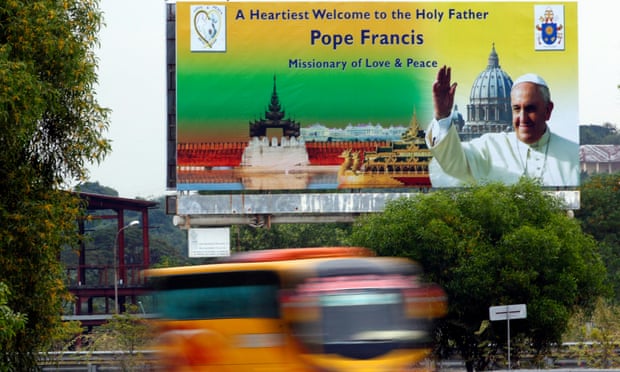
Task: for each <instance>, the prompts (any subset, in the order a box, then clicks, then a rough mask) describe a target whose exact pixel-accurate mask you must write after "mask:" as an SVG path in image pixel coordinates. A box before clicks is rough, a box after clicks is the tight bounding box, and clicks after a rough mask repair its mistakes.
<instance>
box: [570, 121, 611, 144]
mask: <svg viewBox="0 0 620 372" xmlns="http://www.w3.org/2000/svg"><path fill="white" fill-rule="evenodd" d="M579 144H580V145H618V144H620V134H619V133H618V130H617V129H616V127H615V126H614V125H613V124H611V123H605V124H603V125H581V126H579Z"/></svg>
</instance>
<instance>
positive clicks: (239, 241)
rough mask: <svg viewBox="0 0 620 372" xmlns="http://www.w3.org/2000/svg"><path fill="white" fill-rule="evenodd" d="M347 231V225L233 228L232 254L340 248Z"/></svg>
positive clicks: (348, 230) (349, 229) (349, 228)
mask: <svg viewBox="0 0 620 372" xmlns="http://www.w3.org/2000/svg"><path fill="white" fill-rule="evenodd" d="M350 231H351V225H350V224H345V223H325V224H277V225H272V226H271V228H268V229H267V228H253V227H250V226H233V227H232V229H231V245H232V247H233V250H234V251H251V250H258V249H273V248H297V247H321V246H344V245H348V240H347V239H348V235H349V232H350Z"/></svg>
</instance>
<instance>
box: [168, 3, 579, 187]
mask: <svg viewBox="0 0 620 372" xmlns="http://www.w3.org/2000/svg"><path fill="white" fill-rule="evenodd" d="M577 47H578V45H577V3H576V2H544V3H540V2H400V1H395V2H389V1H380V2H379V1H340V2H331V1H315V2H302V1H295V2H284V1H278V2H271V1H222V2H217V1H214V2H182V1H177V4H176V92H177V97H176V113H177V137H176V138H177V148H176V155H177V182H176V184H177V189H178V190H224V191H228V190H309V189H312V190H317V189H326V190H329V189H357V188H364V189H374V188H376V189H412V188H430V187H452V186H461V185H463V184H467V183H471V182H476V181H494V180H500V181H502V182H507V183H511V182H515V181H516V180H517V179H518V178H519V177H521V176H522V175H524V174H526V175H528V176H530V177H535V178H540V179H541V180H542V182H543V184H544V185H545V186H554V187H555V186H568V187H572V186H577V185H578V174H577V172H578V171H577V170H578V166H579V158H578V146H577V144H578V142H579V140H578V133H579V131H578V113H577V109H578V101H577V100H578V94H577V93H578V92H577V89H578V85H577V83H578V79H577V61H578V50H577ZM442 66H448V67H449V68H450V69H451V70H450V72H451V81H450V82H451V83H452V82H457V83H458V86H457V88H456V91H455V95H454V102H453V105H452V106H453V108H452V110H451V113H450V120H449V122H450V123H449V126H448V128H454V132H455V133H456V135H457V137H454V138H457V141H456V142H457V144H456V145H455V144H452V145H450V146H451V149H452V150H451V151H453V152H457V153H460V155H459V154H457V155H454V156H460V158H459V159H456V158H453V155H445V151H444V154H443V155H442V154H439V153H438V152H436V151H439V150H437V149H436V147H441V146H437V144H436V143H434V142H433V141H434V139H435V138H434V136H432V137H433V138H431V136H429V135H428V134H429V131H430V127H429V125H430V123H431V121H432V119H433V118H434V116H435V114H434V112H435V111H434V103H433V102H434V100H433V83H434V82H435V80H436V79H437V76H438V73H439V72H440V71H441V68H442ZM527 73H535V74H537V75H539V76H540V77H541V78H542V79H544V80H541V81H544V83H541V81H538V83H539V84H544V85H546V86H547V87H548V88H549V90H550V92H551V100H552V101H553V106H552V110H548V108H549V107H546V108H541V107H540V105H541V104H540V103H539V102H538V101H539V97H538V96H536V95H537V94H538V93H531V92H530V93H528V94H529V95H528V94H525V96H523V95H521V98H520V102H519V103H518V104H517V105H515V101H514V100H511V98H510V94H511V91H512V88H513V84H514V83H515V82H516V81H517V78H518V77H520V76H522V75H524V74H527ZM444 77H445V76H444ZM525 80H526V82H525V83H527V84H532V83H533V81H534V80H535V79H533V78H529V79H525ZM514 85H515V87H516V84H514ZM536 89H538V88H536ZM536 92H538V90H536ZM513 93H514V92H513ZM524 97H525V98H524ZM537 105H538V106H537ZM535 109H538V110H539V112H538V117H540V116H545V115H547V114H549V115H547V116H548V117H546V118H544V119H543V125H544V122H545V121H546V122H547V124H548V130H546V131H545V130H544V129H543V130H542V131H541V133H540V134H541V138H539V139H537V140H536V141H534V142H532V141H530V142H531V143H525V142H524V143H521V142H520V140H519V139H520V137H519V135H518V134H515V130H514V126H515V124H514V120H513V116H514V115H517V114H515V111H519V114H518V115H520V116H521V118H520V122H521V123H522V124H521V127H522V128H526V127H527V126H528V125H530V124H528V123H527V122H528V120H529V121H532V122H535V121H536V112H533V113H529V111H532V110H534V111H535ZM545 110H546V111H545ZM543 111H544V112H543ZM547 111H548V112H547ZM528 113H529V114H528ZM547 119H548V120H547ZM539 121H540V120H539ZM444 122H445V121H444ZM531 125H532V128H534V124H531ZM539 129H540V128H539ZM528 130H529V129H528ZM545 133H546V134H545ZM549 134H551V135H549ZM492 136H494V139H493V140H491V142H488V141H487V142H485V141H486V140H484V138H487V137H492ZM499 136H501V137H499ZM459 141H460V142H461V143H462V144H464V145H463V147H458V148H457V146H459V145H460V144H459V143H458V142H459ZM444 147H446V146H444ZM455 149H456V150H455ZM440 158H442V159H443V160H442V162H441V163H440V162H439V161H438V159H440ZM446 158H447V159H448V160H445V159H446ZM452 159H456V160H452ZM496 159H497V161H499V162H498V163H495V161H496ZM453 168H456V169H457V172H456V173H454V169H453ZM459 169H460V170H462V169H466V170H469V171H468V172H466V173H467V175H466V176H462V175H461V174H458V173H459V172H458V170H459ZM548 174H549V176H548Z"/></svg>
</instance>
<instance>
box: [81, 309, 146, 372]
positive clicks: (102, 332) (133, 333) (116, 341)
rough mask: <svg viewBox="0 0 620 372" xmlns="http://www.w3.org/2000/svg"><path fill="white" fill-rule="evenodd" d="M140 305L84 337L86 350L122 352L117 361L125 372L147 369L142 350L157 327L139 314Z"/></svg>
mask: <svg viewBox="0 0 620 372" xmlns="http://www.w3.org/2000/svg"><path fill="white" fill-rule="evenodd" d="M139 312H140V309H139V307H138V306H136V305H127V308H126V312H124V313H122V314H117V315H113V317H112V319H111V320H109V321H108V322H107V323H106V324H104V325H102V326H99V327H97V328H96V329H95V330H94V331H93V333H91V334H89V335H87V336H85V337H83V338H82V343H84V344H86V345H87V347H86V350H87V351H90V352H94V351H118V352H119V353H118V354H117V357H116V361H117V363H118V365H119V366H120V367H121V370H123V371H141V370H143V369H144V368H145V366H146V364H145V363H146V360H145V358H144V354H143V353H142V351H143V350H144V349H145V348H146V347H148V346H149V345H150V342H151V340H152V339H153V337H154V332H153V328H152V327H151V326H150V325H149V324H148V323H147V322H146V321H145V320H144V319H142V318H140V317H139V316H138V315H137V314H139Z"/></svg>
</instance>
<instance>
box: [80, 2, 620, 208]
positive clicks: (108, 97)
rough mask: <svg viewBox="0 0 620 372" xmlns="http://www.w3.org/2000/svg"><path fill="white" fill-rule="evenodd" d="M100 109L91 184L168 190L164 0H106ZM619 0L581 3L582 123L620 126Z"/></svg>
mask: <svg viewBox="0 0 620 372" xmlns="http://www.w3.org/2000/svg"><path fill="white" fill-rule="evenodd" d="M100 6H101V9H102V10H103V12H104V19H105V24H106V25H105V27H103V28H102V30H101V31H100V34H99V36H100V42H101V47H100V49H99V51H98V56H99V87H98V88H97V97H98V101H99V104H100V105H102V106H104V107H108V108H110V109H112V114H111V125H110V130H109V131H108V132H107V134H106V137H108V138H111V139H112V140H113V142H112V153H111V154H110V155H108V157H107V158H106V160H105V161H104V162H103V163H102V164H100V165H93V166H91V167H90V174H91V178H90V180H91V181H92V182H97V181H98V182H99V183H100V184H101V185H104V186H108V187H112V188H114V189H116V190H117V191H118V192H119V194H120V196H122V197H127V198H134V197H142V198H149V197H159V196H162V195H165V194H166V193H171V192H172V191H170V190H166V80H165V78H166V65H165V63H166V50H165V47H166V43H165V41H166V35H165V29H166V19H165V16H166V11H165V0H129V1H119V0H101V3H100ZM616 6H617V0H580V1H579V15H578V22H579V25H578V26H579V85H580V92H579V123H580V124H603V123H613V124H616V125H617V126H618V127H620V89H618V88H617V86H618V85H620V22H619V21H618V19H617V18H618V17H617V12H616Z"/></svg>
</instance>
